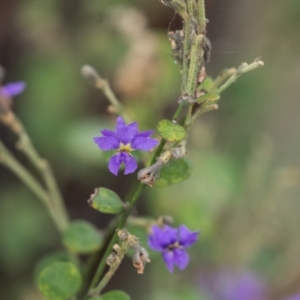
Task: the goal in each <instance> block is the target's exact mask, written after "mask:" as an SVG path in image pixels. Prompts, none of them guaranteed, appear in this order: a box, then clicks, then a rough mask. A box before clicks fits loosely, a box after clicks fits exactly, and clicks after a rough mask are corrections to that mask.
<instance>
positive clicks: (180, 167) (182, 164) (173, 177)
mask: <svg viewBox="0 0 300 300" xmlns="http://www.w3.org/2000/svg"><path fill="white" fill-rule="evenodd" d="M192 172H193V164H192V162H191V161H190V160H189V159H188V158H186V157H185V158H183V159H180V160H171V161H170V163H169V164H167V165H166V166H164V167H163V168H162V169H161V172H160V178H159V179H158V180H157V181H156V182H155V184H154V186H156V187H165V186H168V185H171V184H175V183H179V182H182V181H184V180H186V179H188V178H189V177H190V175H191V174H192Z"/></svg>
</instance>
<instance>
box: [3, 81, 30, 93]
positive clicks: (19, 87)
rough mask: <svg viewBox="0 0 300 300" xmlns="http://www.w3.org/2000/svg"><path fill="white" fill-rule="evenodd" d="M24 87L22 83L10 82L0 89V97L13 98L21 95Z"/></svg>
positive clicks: (24, 84)
mask: <svg viewBox="0 0 300 300" xmlns="http://www.w3.org/2000/svg"><path fill="white" fill-rule="evenodd" d="M25 87H26V83H25V82H23V81H18V82H11V83H8V84H5V85H3V86H1V87H0V96H3V97H14V96H17V95H19V94H21V93H22V92H23V91H24V89H25Z"/></svg>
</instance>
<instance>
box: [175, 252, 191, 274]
mask: <svg viewBox="0 0 300 300" xmlns="http://www.w3.org/2000/svg"><path fill="white" fill-rule="evenodd" d="M173 256H174V259H173V261H174V264H175V265H176V266H178V268H179V269H180V270H183V269H185V268H186V266H187V265H188V263H189V260H190V258H189V255H188V254H187V252H186V251H185V250H184V249H174V250H173Z"/></svg>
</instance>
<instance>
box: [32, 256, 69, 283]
mask: <svg viewBox="0 0 300 300" xmlns="http://www.w3.org/2000/svg"><path fill="white" fill-rule="evenodd" d="M69 260H70V258H69V255H68V253H66V252H65V251H62V250H60V251H54V252H51V253H49V254H46V255H45V256H43V257H42V258H41V259H39V260H38V262H37V264H36V266H35V268H34V278H35V279H36V281H37V278H38V276H39V274H40V273H41V271H42V270H44V269H45V268H46V267H47V266H49V265H50V264H52V263H54V262H58V261H61V262H69Z"/></svg>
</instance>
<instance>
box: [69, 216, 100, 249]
mask: <svg viewBox="0 0 300 300" xmlns="http://www.w3.org/2000/svg"><path fill="white" fill-rule="evenodd" d="M63 244H64V245H65V246H66V247H67V248H68V249H70V250H71V251H72V252H75V253H81V254H85V253H90V252H94V251H97V250H98V249H99V248H100V247H101V244H102V236H101V235H100V233H99V232H98V231H97V229H96V228H95V227H94V226H93V225H92V224H91V223H89V222H87V221H81V220H78V221H74V222H72V223H71V225H70V226H69V227H68V228H67V230H66V231H65V232H64V233H63Z"/></svg>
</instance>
